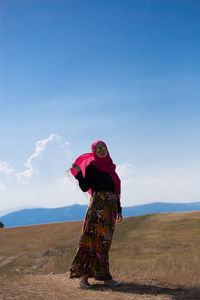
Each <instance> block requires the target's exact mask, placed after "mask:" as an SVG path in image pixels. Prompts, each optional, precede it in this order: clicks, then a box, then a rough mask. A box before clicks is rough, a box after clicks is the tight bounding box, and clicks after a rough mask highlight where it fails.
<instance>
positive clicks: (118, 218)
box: [117, 213, 123, 223]
mask: <svg viewBox="0 0 200 300" xmlns="http://www.w3.org/2000/svg"><path fill="white" fill-rule="evenodd" d="M122 219H123V217H122V214H121V213H118V214H117V223H120V222H121V221H122Z"/></svg>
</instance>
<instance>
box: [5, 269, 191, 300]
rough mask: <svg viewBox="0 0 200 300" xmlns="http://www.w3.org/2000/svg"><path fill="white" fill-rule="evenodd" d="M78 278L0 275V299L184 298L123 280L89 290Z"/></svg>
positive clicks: (176, 291)
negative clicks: (117, 283)
mask: <svg viewBox="0 0 200 300" xmlns="http://www.w3.org/2000/svg"><path fill="white" fill-rule="evenodd" d="M79 281H80V280H79V279H73V280H72V279H69V276H68V274H56V275H54V274H53V275H26V276H23V277H18V278H17V277H15V278H9V279H8V278H0V291H1V293H0V300H32V299H34V300H77V299H81V300H86V299H87V300H94V299H95V300H102V299H105V298H107V299H109V300H118V299H119V300H123V299H125V300H129V299H134V300H139V299H141V300H147V299H152V300H155V299H157V300H159V299H162V300H164V299H165V300H169V299H181V300H182V299H192V298H188V297H187V298H185V297H184V295H183V291H182V290H179V289H173V288H165V287H158V286H155V285H141V284H140V285H139V284H134V283H129V282H126V283H122V284H121V286H119V287H116V288H108V287H104V286H103V284H102V283H101V282H96V281H95V280H90V282H91V283H92V284H94V288H92V289H91V290H83V289H81V288H80V287H79Z"/></svg>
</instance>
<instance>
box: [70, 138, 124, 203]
mask: <svg viewBox="0 0 200 300" xmlns="http://www.w3.org/2000/svg"><path fill="white" fill-rule="evenodd" d="M99 142H101V143H103V144H104V145H105V146H106V144H105V143H104V142H102V141H100V140H97V141H95V142H94V143H92V152H91V153H85V154H82V155H81V156H79V157H78V158H77V159H76V160H75V162H74V163H75V164H77V165H78V166H79V167H80V168H81V171H82V174H83V177H85V169H86V167H87V166H88V165H89V164H90V163H92V164H93V165H94V166H95V167H97V168H98V169H99V170H100V171H102V172H107V173H108V174H110V176H111V178H112V180H113V181H114V184H115V192H116V194H117V195H118V197H119V199H120V192H121V190H120V179H119V177H118V175H117V173H116V172H115V170H116V165H115V164H114V163H113V161H112V159H111V157H110V154H109V152H108V154H107V156H106V157H105V158H99V157H98V156H97V155H96V152H95V148H96V144H97V143H99ZM107 151H108V149H107ZM69 171H71V174H72V175H73V176H76V174H77V171H76V170H74V169H72V168H71V169H70V170H69ZM88 193H89V194H90V195H91V194H92V192H91V189H90V190H88Z"/></svg>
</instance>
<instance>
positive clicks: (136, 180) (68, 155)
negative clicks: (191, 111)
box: [0, 133, 200, 210]
mask: <svg viewBox="0 0 200 300" xmlns="http://www.w3.org/2000/svg"><path fill="white" fill-rule="evenodd" d="M71 160H72V152H71V150H70V144H69V142H67V141H65V140H64V139H63V138H62V137H61V136H60V135H58V134H55V133H51V134H50V135H49V136H48V137H47V138H44V139H42V140H38V141H36V144H35V150H34V152H33V153H32V154H30V156H29V157H28V159H27V160H26V161H25V163H24V167H25V168H24V169H23V170H22V171H17V170H15V168H14V167H13V166H11V165H10V163H9V162H6V161H1V162H0V194H1V198H0V209H1V210H3V209H4V210H5V209H11V208H15V207H19V206H26V207H27V206H35V207H36V206H38V207H62V206H68V205H72V204H86V203H88V198H87V197H85V193H83V192H82V191H81V190H80V188H79V187H78V185H77V184H74V183H72V182H71V181H70V180H69V178H68V177H67V176H66V174H65V171H66V169H67V166H69V165H70V164H71V162H72V161H71ZM186 170H187V171H186ZM117 173H118V175H119V177H120V178H121V183H122V197H121V202H122V206H132V205H138V204H144V203H150V202H195V201H200V188H197V187H198V186H199V185H198V178H199V168H197V166H196V168H194V166H182V168H180V169H177V168H176V169H175V168H174V169H171V168H169V169H159V168H158V167H157V168H156V167H155V168H154V169H153V170H152V169H148V168H145V169H138V167H136V166H134V165H132V164H127V163H126V162H124V163H123V164H121V165H118V166H117Z"/></svg>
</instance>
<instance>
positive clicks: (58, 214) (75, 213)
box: [0, 202, 200, 227]
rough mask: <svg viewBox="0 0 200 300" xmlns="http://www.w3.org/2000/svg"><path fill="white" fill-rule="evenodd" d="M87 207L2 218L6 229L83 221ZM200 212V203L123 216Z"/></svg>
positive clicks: (135, 209)
mask: <svg viewBox="0 0 200 300" xmlns="http://www.w3.org/2000/svg"><path fill="white" fill-rule="evenodd" d="M86 209H87V205H78V204H75V205H71V206H66V207H59V208H33V209H23V210H20V211H15V212H12V213H9V214H6V215H4V216H2V217H0V221H1V222H2V223H3V224H4V226H5V227H14V226H24V225H36V224H45V223H55V222H66V221H75V220H83V219H84V217H85V213H86ZM194 210H200V202H193V203H163V202H154V203H150V204H144V205H136V206H129V207H123V216H124V217H132V216H139V215H144V214H153V213H169V212H184V211H194Z"/></svg>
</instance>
